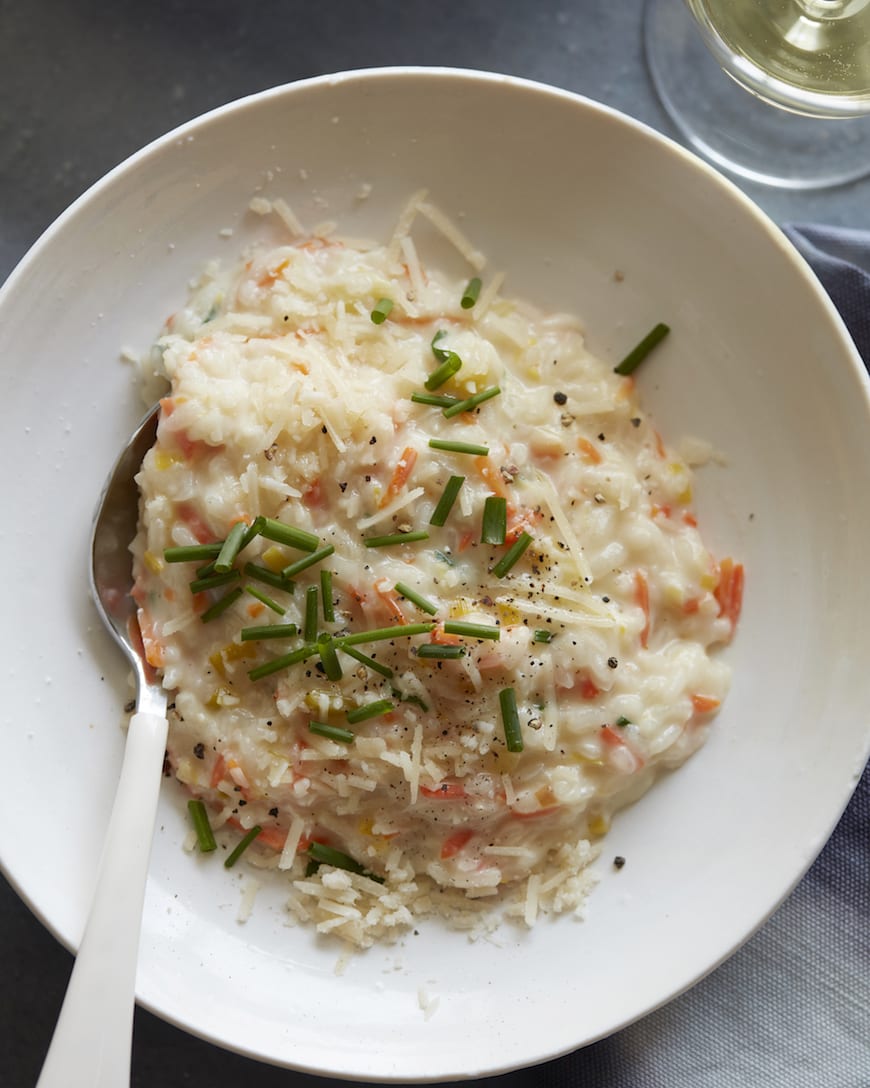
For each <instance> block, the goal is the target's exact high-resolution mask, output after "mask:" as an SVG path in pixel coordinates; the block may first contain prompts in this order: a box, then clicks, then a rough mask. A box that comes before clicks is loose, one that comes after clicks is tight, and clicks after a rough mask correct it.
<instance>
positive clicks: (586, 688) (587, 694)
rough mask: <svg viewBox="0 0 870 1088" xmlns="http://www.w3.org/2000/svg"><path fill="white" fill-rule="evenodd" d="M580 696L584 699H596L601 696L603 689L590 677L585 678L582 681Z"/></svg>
mask: <svg viewBox="0 0 870 1088" xmlns="http://www.w3.org/2000/svg"><path fill="white" fill-rule="evenodd" d="M580 694H581V695H582V696H583V698H584V699H595V698H597V697H598V696H599V695H600V694H601V689H600V688H599V687H598V685H597V684H596V683H595V682H594V681H593V680H592V679H590V677H588V676H584V677H583V678H582V680H581V681H580Z"/></svg>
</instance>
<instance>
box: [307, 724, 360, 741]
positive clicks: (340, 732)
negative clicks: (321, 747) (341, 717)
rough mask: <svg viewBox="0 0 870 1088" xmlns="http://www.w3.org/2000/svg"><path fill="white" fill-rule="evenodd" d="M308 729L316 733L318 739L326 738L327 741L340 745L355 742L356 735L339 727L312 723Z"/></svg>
mask: <svg viewBox="0 0 870 1088" xmlns="http://www.w3.org/2000/svg"><path fill="white" fill-rule="evenodd" d="M308 729H309V731H310V732H311V733H316V734H317V736H318V737H326V738H327V740H334V741H337V742H338V743H339V744H353V742H354V734H353V733H352V732H351V731H350V730H349V729H342V728H341V726H339V725H329V723H328V722H314V721H311V722H309V723H308Z"/></svg>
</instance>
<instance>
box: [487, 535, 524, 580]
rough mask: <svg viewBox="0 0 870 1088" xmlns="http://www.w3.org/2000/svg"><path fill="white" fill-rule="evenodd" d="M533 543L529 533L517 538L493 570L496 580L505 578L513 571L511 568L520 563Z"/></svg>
mask: <svg viewBox="0 0 870 1088" xmlns="http://www.w3.org/2000/svg"><path fill="white" fill-rule="evenodd" d="M531 542H532V538H531V537H530V536H529V534H528V533H526V532H522V533H520V535H519V536H518V537H517V538H516V540H515V541H514V542H513V544H511V546H510V547H509V548H508V550H507V551H506V552H505V553H504V555H503V556H502V557H501V559H499V561H498V562H497V563H496V564H495V566H494V567H493V568H492V573H493V574H494V575H495V576H496V578H504V576H505V575H506V574H507V572H508V571H509V570H510V569H511V567H512V566H514V564H515V563H517V562H518V561H519V559H520V558H521V557H522V554H523V552H524V551H525V550H526V548H528V546H529V545H530V544H531Z"/></svg>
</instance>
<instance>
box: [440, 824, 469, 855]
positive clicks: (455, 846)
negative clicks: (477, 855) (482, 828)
mask: <svg viewBox="0 0 870 1088" xmlns="http://www.w3.org/2000/svg"><path fill="white" fill-rule="evenodd" d="M473 835H474V832H473V831H472V830H471V829H470V828H467V827H461V828H459V830H458V831H454V832H453V834H452V835H448V836H447V838H446V839H445V840H444V842H443V843H442V844H441V860H442V861H446V860H447V859H448V858H452V857H455V856H456V855H457V854H458V853H459V851H460V850H461V849H462V847H463V846H465V844H466V843H467V842H468V840H469V839H470V838H471V837H472V836H473Z"/></svg>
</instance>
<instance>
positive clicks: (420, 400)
mask: <svg viewBox="0 0 870 1088" xmlns="http://www.w3.org/2000/svg"><path fill="white" fill-rule="evenodd" d="M411 400H412V401H413V402H414V403H415V404H431V405H432V407H433V408H451V407H452V406H453V405H454V404H459V403H460V399H459V397H451V396H450V394H449V393H412V394H411Z"/></svg>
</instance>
